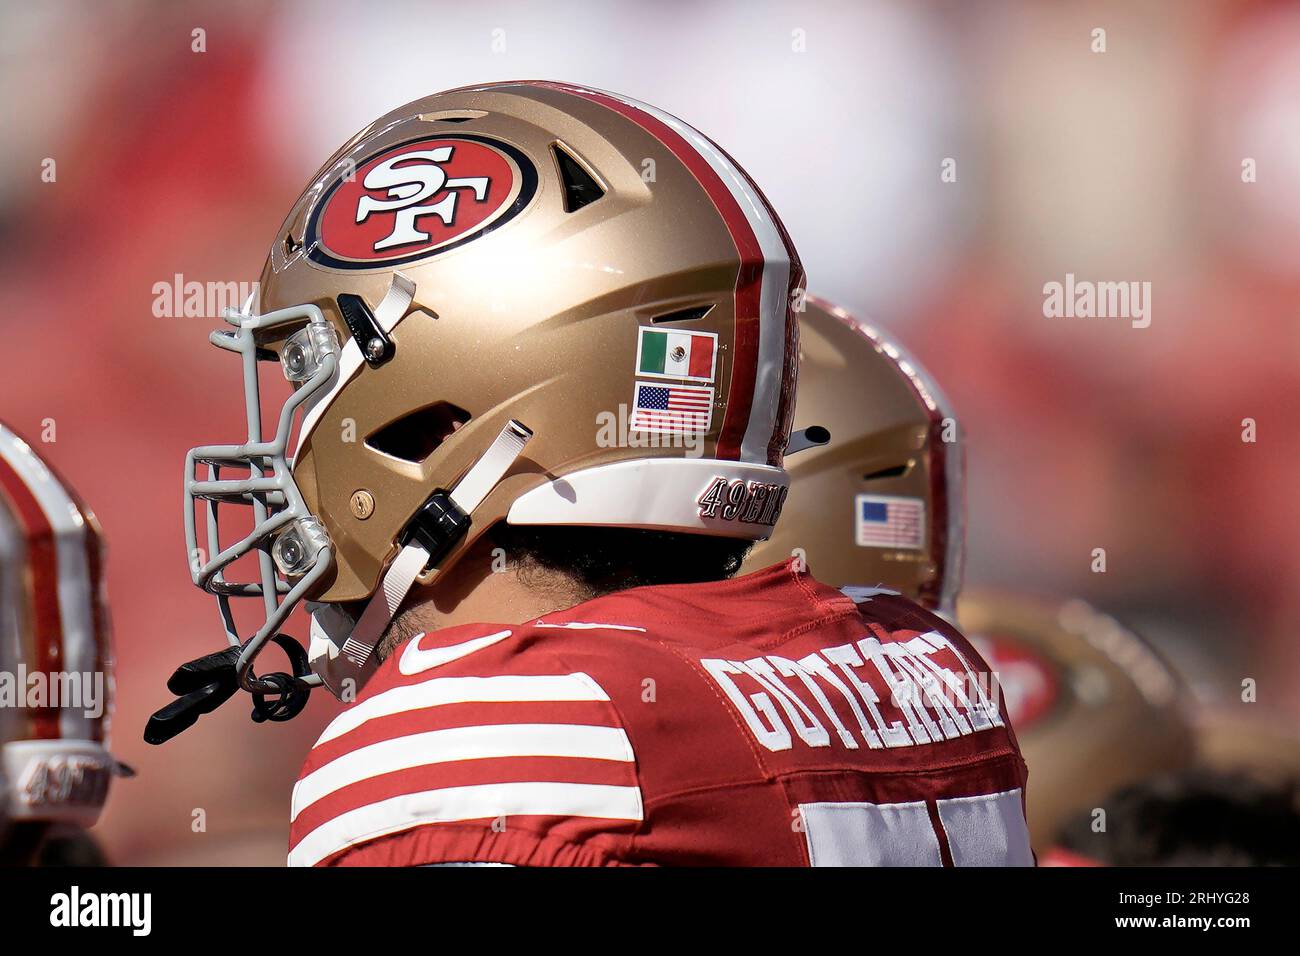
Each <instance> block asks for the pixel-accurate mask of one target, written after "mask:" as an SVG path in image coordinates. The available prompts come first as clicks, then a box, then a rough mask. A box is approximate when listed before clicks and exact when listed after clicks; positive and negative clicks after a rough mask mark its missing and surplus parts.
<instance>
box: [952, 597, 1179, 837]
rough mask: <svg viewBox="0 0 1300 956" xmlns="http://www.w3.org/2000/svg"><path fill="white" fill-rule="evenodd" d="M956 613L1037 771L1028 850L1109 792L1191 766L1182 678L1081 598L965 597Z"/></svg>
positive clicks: (1030, 810)
mask: <svg viewBox="0 0 1300 956" xmlns="http://www.w3.org/2000/svg"><path fill="white" fill-rule="evenodd" d="M958 616H959V619H960V620H961V622H962V626H963V627H964V628H965V629H966V633H968V634H969V635H970V638H971V641H972V642H973V643H974V644H975V646H976V647H978V648H979V649H980V652H981V653H982V654H983V655H984V659H985V660H987V661H988V662H989V664H990V665H991V666H992V667H993V669H994V671H996V672H997V675H998V680H999V682H1000V684H1001V686H1002V692H1003V694H1004V695H1005V697H1006V705H1007V710H1008V712H1009V713H1010V715H1011V724H1012V726H1013V727H1014V728H1015V730H1016V735H1017V737H1018V738H1019V740H1020V746H1021V748H1022V749H1023V751H1024V754H1025V761H1026V763H1028V765H1029V768H1030V771H1031V773H1032V774H1033V783H1034V785H1033V788H1032V789H1031V790H1030V793H1031V794H1032V796H1031V797H1030V800H1029V832H1030V835H1031V836H1032V837H1033V841H1034V847H1035V849H1039V850H1046V849H1048V848H1049V847H1052V846H1053V845H1054V844H1055V842H1056V838H1057V836H1058V834H1059V832H1060V830H1061V827H1062V826H1063V825H1064V824H1065V823H1066V821H1067V820H1071V819H1073V818H1074V817H1075V816H1077V815H1078V814H1079V813H1081V812H1086V811H1090V810H1092V809H1093V808H1096V807H1100V806H1102V804H1103V801H1104V800H1105V798H1106V797H1107V796H1108V795H1109V794H1111V793H1112V792H1114V791H1115V790H1116V789H1117V788H1120V787H1124V786H1127V785H1129V784H1134V783H1137V782H1139V781H1142V780H1144V779H1146V778H1148V777H1152V776H1155V775H1158V774H1161V773H1165V772H1171V771H1177V770H1181V769H1183V768H1185V767H1188V766H1190V765H1191V764H1192V762H1193V760H1194V758H1195V742H1194V738H1193V735H1192V729H1191V726H1190V725H1189V722H1188V719H1187V713H1188V709H1189V700H1188V696H1187V691H1186V689H1185V688H1184V686H1183V684H1182V681H1181V680H1180V679H1179V677H1178V676H1177V674H1176V673H1175V672H1174V671H1173V669H1172V668H1171V667H1170V666H1169V665H1168V664H1167V663H1166V662H1165V661H1164V660H1163V658H1161V657H1160V655H1159V654H1157V653H1156V652H1155V651H1154V650H1153V649H1152V648H1151V647H1150V645H1148V644H1147V642H1145V641H1143V640H1142V639H1141V638H1140V637H1138V635H1136V634H1134V633H1133V632H1132V631H1131V630H1129V629H1128V628H1126V627H1124V626H1123V625H1122V624H1120V623H1119V622H1118V621H1116V620H1115V619H1114V618H1113V617H1111V616H1110V615H1108V614H1103V613H1101V612H1100V611H1098V610H1096V609H1095V608H1093V607H1092V606H1090V605H1089V604H1088V603H1087V602H1085V601H1081V600H1078V599H1072V600H1066V601H1045V600H1041V599H1032V598H1027V597H1022V596H1012V595H1007V594H1000V593H993V592H968V593H965V594H963V595H962V597H961V601H960V603H959V605H958ZM1046 862H1051V861H1050V860H1049V861H1046Z"/></svg>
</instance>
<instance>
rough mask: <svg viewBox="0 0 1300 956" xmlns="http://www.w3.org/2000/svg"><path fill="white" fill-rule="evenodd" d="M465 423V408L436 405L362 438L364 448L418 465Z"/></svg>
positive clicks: (466, 417) (467, 417) (415, 412)
mask: <svg viewBox="0 0 1300 956" xmlns="http://www.w3.org/2000/svg"><path fill="white" fill-rule="evenodd" d="M469 420H470V414H469V412H467V411H465V409H463V408H460V407H459V406H457V405H453V404H452V403H451V402H436V403H434V404H433V405H426V406H425V407H424V408H419V409H416V410H415V411H413V412H410V413H409V414H407V415H403V416H402V417H401V418H399V419H397V420H396V421H393V422H389V423H388V424H387V425H385V426H384V427H383V428H380V429H379V430H378V431H376V432H374V433H372V434H371V435H370V436H369V437H368V438H367V439H366V446H367V447H368V448H372V449H374V450H375V451H377V452H380V453H381V454H384V455H389V456H391V457H393V458H400V459H401V460H402V461H408V462H411V463H412V464H416V465H418V464H420V463H421V462H423V461H424V460H425V459H426V458H428V457H429V456H430V455H432V454H433V453H434V452H435V451H437V450H438V446H439V445H441V444H442V443H443V442H444V441H446V440H447V438H448V437H450V436H451V435H452V433H454V432H455V431H456V430H457V429H458V428H460V427H461V426H463V425H464V424H465V423H467V422H468V421H469Z"/></svg>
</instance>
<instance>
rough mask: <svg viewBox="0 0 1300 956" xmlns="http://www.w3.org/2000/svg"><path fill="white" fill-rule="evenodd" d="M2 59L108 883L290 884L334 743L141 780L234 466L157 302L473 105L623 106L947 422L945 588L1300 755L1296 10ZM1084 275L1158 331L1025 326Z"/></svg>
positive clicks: (55, 47) (343, 18) (254, 258)
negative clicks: (106, 554) (596, 95)
mask: <svg viewBox="0 0 1300 956" xmlns="http://www.w3.org/2000/svg"><path fill="white" fill-rule="evenodd" d="M1098 28H1100V29H1103V30H1105V38H1106V51H1105V52H1104V53H1103V52H1093V50H1092V47H1093V45H1094V42H1095V41H1094V33H1093V31H1094V30H1096V29H1098ZM195 31H202V33H201V34H196V33H195ZM196 36H197V37H199V39H201V41H202V46H203V49H202V50H201V51H197V50H196V49H195V48H196V46H198V45H199V40H197V39H196ZM0 37H2V38H3V39H0V71H2V74H0V102H3V107H4V113H5V116H6V122H5V141H4V144H3V146H0V240H3V248H4V253H3V256H2V257H0V325H3V328H4V332H5V334H4V346H3V349H4V354H5V356H6V358H7V359H8V361H7V362H6V363H5V367H6V374H5V377H4V379H3V384H2V385H0V417H3V419H5V420H6V421H8V422H9V423H10V424H12V425H13V426H14V427H16V428H17V429H18V430H19V431H20V432H22V433H24V434H25V435H26V436H27V437H28V438H29V440H31V441H32V442H33V443H34V444H36V445H37V447H38V450H39V451H40V452H41V454H42V455H44V456H45V457H47V458H48V459H49V460H51V461H52V462H53V463H54V464H55V466H56V467H57V468H58V469H59V470H60V471H61V472H62V473H63V474H64V475H66V476H67V477H69V478H70V479H71V480H72V482H73V483H74V484H75V485H76V486H77V487H78V488H79V489H80V491H81V493H82V495H83V496H84V497H85V498H86V500H87V501H89V502H90V504H91V505H92V506H93V507H94V509H95V510H96V511H97V513H98V514H99V516H100V518H101V520H102V522H103V524H104V527H105V529H106V531H107V534H108V539H109V544H110V549H111V550H110V561H109V594H110V599H111V601H112V605H113V610H114V617H115V630H116V639H117V658H118V679H117V685H118V708H117V716H116V719H115V723H114V749H115V751H116V752H117V753H118V754H119V756H120V757H121V758H122V759H124V760H125V761H126V762H128V763H130V764H133V765H134V766H135V767H136V768H137V769H138V770H139V772H140V775H139V776H138V777H137V778H136V779H134V780H127V781H122V782H120V783H119V784H118V785H117V786H116V787H115V790H114V792H113V795H112V796H111V798H110V802H109V805H108V809H107V811H106V813H105V816H104V819H103V822H102V823H101V824H100V826H99V827H98V829H97V832H98V833H99V834H100V835H101V836H102V838H103V840H104V842H105V844H106V846H107V848H108V851H109V853H110V855H111V857H112V858H113V859H114V860H115V861H117V862H123V863H162V862H179V863H185V862H212V863H216V862H244V863H259V862H264V863H275V862H282V861H283V853H284V840H285V834H286V831H287V814H288V800H289V791H290V788H291V786H292V783H293V780H294V779H295V776H296V773H297V769H298V765H299V762H300V760H301V757H302V755H303V754H304V753H305V752H306V750H307V749H308V747H309V746H310V744H311V742H312V741H313V740H314V739H315V736H316V735H317V734H318V732H319V730H320V728H321V727H322V725H323V723H324V722H325V721H326V720H327V719H328V718H329V716H330V715H331V714H332V713H333V712H334V709H335V705H334V704H333V703H332V702H329V701H327V700H325V699H320V696H321V695H317V698H318V699H316V700H315V701H314V702H313V704H312V705H311V706H310V707H309V710H308V712H307V714H306V715H305V716H304V717H302V718H300V719H299V720H297V721H294V722H292V723H288V724H277V725H272V726H267V725H254V724H252V723H251V722H249V720H248V716H247V713H246V708H244V707H243V706H242V705H240V706H236V705H229V706H227V707H226V708H224V709H223V710H222V711H221V712H219V713H217V714H215V715H213V716H211V717H208V718H205V719H204V720H203V721H202V722H201V723H200V724H199V725H198V726H197V727H196V728H195V729H194V730H191V731H189V732H188V733H187V734H186V735H185V736H184V737H182V738H180V739H179V740H178V741H176V742H174V743H172V744H171V745H169V746H167V747H165V748H161V749H160V748H150V747H148V746H146V745H145V744H144V743H143V742H142V740H141V738H140V734H141V730H142V728H143V725H144V721H145V719H146V718H147V715H148V714H149V712H150V711H151V710H153V709H154V708H156V707H157V706H159V705H161V704H162V703H164V702H166V700H167V699H168V694H167V693H166V690H165V688H164V682H165V680H166V677H167V675H168V674H169V673H170V671H171V670H172V668H173V667H174V666H175V665H176V664H177V663H179V662H181V661H183V660H188V659H190V658H192V657H195V656H197V655H198V654H201V653H204V652H206V651H208V650H212V649H215V648H216V647H217V646H219V644H220V641H221V637H220V631H219V628H218V624H217V619H216V615H215V608H214V607H213V606H212V601H211V598H209V597H207V596H205V595H202V594H201V593H200V592H198V591H197V590H195V589H194V588H193V587H192V586H191V584H190V581H189V574H188V571H187V568H186V563H185V546H184V539H183V534H182V530H181V529H182V526H181V466H182V462H183V460H184V455H185V451H186V450H187V449H188V448H189V447H190V446H192V445H195V444H198V443H201V442H208V441H216V440H233V439H236V438H238V437H239V436H240V435H241V434H242V428H243V425H242V422H243V410H242V404H241V403H242V398H241V395H240V391H239V372H238V368H237V364H236V363H235V361H234V360H233V359H232V358H231V357H229V356H227V355H225V354H224V353H220V352H218V351H217V350H215V349H213V348H211V347H210V346H209V345H208V344H207V334H208V331H209V330H210V329H211V328H214V327H216V326H217V325H218V324H219V317H217V316H215V315H209V316H203V317H197V316H188V317H187V316H183V315H180V316H170V317H169V316H166V315H163V316H158V315H156V314H155V308H154V306H155V298H156V292H155V284H156V283H166V284H171V283H172V282H173V277H174V276H176V275H178V274H179V275H180V276H182V277H183V279H184V280H187V281H198V282H223V283H224V282H250V281H253V280H255V279H256V277H257V275H258V274H259V272H260V269H261V263H262V259H263V257H264V255H265V252H266V249H267V246H268V243H269V242H270V241H271V239H272V237H273V234H274V231H275V230H276V228H277V227H278V225H279V223H280V220H281V217H282V216H283V214H284V212H285V211H286V210H287V209H288V207H289V205H290V203H291V202H292V201H293V200H294V199H295V198H296V197H297V195H298V192H299V190H300V189H301V188H302V186H303V185H304V184H305V183H306V181H307V179H308V177H309V176H310V174H311V173H312V172H313V171H314V169H315V168H316V166H317V165H318V164H319V163H320V162H321V161H323V159H324V158H325V157H326V156H327V155H328V154H329V153H330V152H331V151H332V150H333V149H334V148H335V147H336V146H337V145H338V144H340V143H341V142H343V141H344V140H345V139H346V138H347V137H348V136H350V135H351V134H352V133H353V132H355V131H356V130H357V129H359V128H360V127H362V126H363V125H365V124H366V123H367V122H368V121H369V120H371V119H372V118H374V117H375V116H378V115H380V114H381V113H383V112H385V111H387V110H388V109H391V108H392V107H394V106H397V105H399V104H401V103H403V102H406V101H408V100H410V99H413V98H415V97H416V96H419V95H424V94H427V93H430V92H434V91H436V90H439V89H444V88H450V87H454V86H459V85H464V84H466V83H470V82H476V81H490V80H500V79H512V78H520V77H544V78H552V79H564V80H571V81H578V82H582V83H586V84H590V85H593V86H597V87H604V88H609V89H615V90H619V91H621V92H624V93H627V94H629V95H631V96H634V97H637V98H639V99H644V100H647V101H649V102H652V103H655V104H656V105H659V106H662V107H663V108H665V109H667V110H669V111H671V112H673V113H676V114H678V115H680V116H681V117H683V118H684V119H685V120H687V121H688V122H690V123H692V124H694V125H696V126H698V127H700V128H701V129H703V130H704V131H706V132H708V133H709V134H710V135H711V136H713V137H715V138H716V139H717V140H718V141H719V142H721V143H722V144H724V145H725V146H726V148H727V149H728V151H729V152H731V153H732V154H733V155H734V156H735V157H736V158H737V159H738V160H739V161H740V162H741V163H742V164H743V165H744V166H745V167H746V168H747V169H748V170H749V171H750V173H751V174H752V175H753V176H754V178H755V179H756V180H757V181H758V182H759V183H760V184H761V185H762V187H763V189H764V190H765V191H766V192H767V194H768V196H769V197H770V198H771V200H772V201H773V203H774V205H775V206H776V207H777V209H778V210H780V212H781V214H782V216H783V218H784V220H785V223H786V225H787V227H788V228H789V231H790V233H791V234H792V236H793V238H794V240H795V242H796V244H797V245H798V247H799V249H800V252H801V254H802V256H803V259H804V263H805V265H806V267H807V271H808V275H809V287H810V289H811V290H813V291H815V292H817V293H818V294H820V295H823V296H826V297H828V298H831V299H833V300H835V301H837V302H839V303H841V304H843V305H845V306H846V307H848V308H850V309H851V310H853V311H856V312H858V313H859V314H861V315H864V316H870V317H872V318H873V319H875V320H877V321H879V322H881V323H883V324H885V325H887V326H889V327H891V328H893V329H895V330H896V331H897V332H898V334H899V335H900V337H901V338H902V339H903V341H904V342H905V343H906V344H907V345H908V346H910V348H911V349H912V351H913V352H914V353H916V354H917V355H918V356H919V357H920V358H921V359H922V360H923V361H924V362H925V363H926V364H927V365H928V366H929V367H930V369H931V371H932V372H933V373H934V374H935V376H936V377H937V378H938V379H939V381H940V382H941V383H943V385H944V387H945V389H946V390H947V392H948V393H949V395H950V397H951V398H952V400H953V403H954V405H955V406H956V408H957V410H958V413H959V414H960V415H961V417H962V419H963V421H964V424H965V426H966V429H967V432H968V435H969V441H970V445H969V450H968V456H969V484H968V491H967V494H968V501H967V503H968V507H969V512H970V517H969V522H968V527H969V541H968V549H969V550H968V562H967V581H968V582H969V583H972V584H990V585H998V586H1001V587H1007V588H1013V589H1016V590H1021V591H1028V592H1031V593H1041V594H1045V595H1066V594H1069V595H1080V596H1084V597H1087V598H1090V599H1091V600H1093V601H1094V602H1095V603H1097V604H1098V605H1100V606H1101V607H1103V608H1105V609H1107V610H1109V611H1111V612H1113V613H1116V614H1118V615H1119V616H1120V617H1122V618H1124V619H1126V620H1127V621H1129V622H1131V623H1133V624H1135V625H1136V626H1137V627H1139V629H1141V630H1143V631H1145V633H1147V634H1148V635H1149V636H1151V637H1152V638H1153V640H1155V641H1156V642H1157V643H1158V644H1159V645H1160V646H1161V647H1162V648H1163V649H1165V650H1166V651H1167V652H1168V653H1169V654H1170V655H1171V656H1173V657H1174V659H1175V661H1176V662H1177V663H1179V664H1180V665H1181V666H1182V667H1183V669H1184V670H1185V671H1186V672H1187V674H1188V675H1189V677H1190V679H1191V680H1192V681H1193V683H1194V685H1195V687H1196V690H1197V692H1198V693H1199V695H1200V696H1201V697H1202V698H1203V699H1205V700H1208V701H1215V700H1226V699H1235V698H1236V696H1237V695H1239V692H1240V683H1241V681H1242V679H1243V678H1245V677H1253V678H1255V679H1257V680H1258V682H1259V696H1260V703H1259V704H1258V706H1259V707H1261V708H1264V709H1267V710H1270V711H1272V712H1274V713H1275V714H1277V715H1278V716H1279V719H1285V720H1287V721H1290V722H1291V723H1293V724H1294V723H1295V722H1296V720H1297V719H1298V718H1300V667H1297V664H1296V655H1295V653H1294V651H1293V649H1292V640H1293V639H1292V628H1291V622H1292V621H1293V620H1294V619H1295V617H1296V612H1297V611H1300V606H1298V605H1300V599H1298V598H1297V593H1298V589H1297V588H1296V586H1295V583H1296V581H1297V579H1300V557H1297V552H1296V549H1295V547H1294V541H1295V537H1296V529H1297V527H1298V526H1300V520H1297V519H1300V504H1298V503H1297V497H1296V496H1295V495H1294V494H1292V493H1291V489H1292V481H1293V480H1294V477H1295V475H1296V474H1297V467H1298V466H1300V415H1298V414H1297V412H1298V411H1300V409H1298V408H1297V374H1296V370H1295V369H1296V355H1297V346H1298V345H1300V333H1298V332H1297V329H1300V325H1298V324H1297V322H1296V321H1295V313H1296V305H1295V304H1296V301H1297V293H1300V254H1298V253H1297V250H1298V249H1300V137H1298V136H1297V134H1296V131H1297V130H1298V129H1300V9H1297V8H1296V7H1295V6H1293V5H1291V4H1286V3H1264V2H1258V3H1201V4H1187V3H1177V2H1172V0H1171V2H1168V3H1118V2H1116V3H1100V4H1089V3H1059V4H1040V5H1031V4H1028V3H1024V4H1021V3H987V4H979V5H974V4H958V3H930V4H914V3H902V2H899V3H896V4H895V3H866V4H861V3H847V2H846V3H843V4H799V5H797V6H796V5H782V4H776V3H772V4H748V3H739V2H735V3H727V2H703V0H696V2H693V3H689V4H687V3H681V4H672V3H669V4H658V5H654V6H653V7H647V6H646V5H644V4H637V3H612V4H599V5H597V4H579V3H551V4H546V5H532V6H529V5H525V4H523V3H497V2H483V3H478V4H472V5H451V4H415V3H392V4H383V3H375V4H367V5H364V7H361V6H358V5H356V4H342V3H337V4H333V3H306V2H303V3H287V4H276V5H275V6H274V7H271V6H269V5H261V4H253V3H212V4H207V3H177V4H149V3H129V2H120V3H85V4H74V3H48V4H41V5H31V6H17V5H11V6H8V7H6V8H5V10H4V12H3V13H0ZM49 159H52V160H53V161H54V163H55V167H54V169H55V173H56V178H55V181H53V182H46V181H43V179H42V170H43V168H47V167H43V163H44V162H45V161H46V160H49ZM947 159H952V160H955V167H953V168H955V170H956V173H957V176H956V181H955V182H945V181H943V179H942V178H941V175H940V174H941V170H942V164H943V163H944V161H945V160H947ZM1246 160H1253V161H1254V165H1255V169H1256V170H1257V180H1256V181H1254V182H1243V177H1242V169H1243V162H1244V161H1246ZM1067 273H1072V274H1074V275H1076V276H1077V277H1079V278H1080V279H1093V280H1097V281H1129V280H1136V281H1149V282H1151V283H1152V289H1153V292H1152V322H1151V325H1150V327H1149V328H1145V329H1139V328H1134V327H1132V325H1131V324H1130V323H1129V322H1128V321H1127V320H1113V319H1112V320H1102V319H1059V318H1058V319H1051V318H1045V317H1044V315H1043V285H1044V283H1046V282H1052V281H1058V282H1059V281H1064V278H1065V275H1066V274H1067ZM1247 418H1250V419H1254V420H1255V421H1256V423H1257V427H1258V441H1256V442H1254V443H1245V442H1243V441H1242V422H1243V419H1247ZM47 420H48V421H52V422H53V423H54V435H55V441H53V442H50V443H47V444H45V445H41V444H39V442H40V438H41V434H42V431H43V430H45V423H46V422H47ZM1094 548H1105V549H1106V553H1107V570H1106V572H1105V573H1104V574H1098V573H1093V572H1092V571H1091V570H1090V565H1091V561H1092V551H1093V549H1094ZM813 570H814V572H815V571H816V569H815V568H814V569H813ZM289 631H290V633H296V634H298V635H299V636H301V635H303V633H304V632H305V627H304V626H303V625H302V623H301V622H300V623H299V624H298V626H297V628H296V631H295V629H294V628H290V629H289ZM199 811H202V814H201V817H202V821H203V824H204V827H205V829H203V830H202V831H201V832H196V824H195V823H194V821H195V819H196V818H197V817H196V814H198V812H199Z"/></svg>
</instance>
